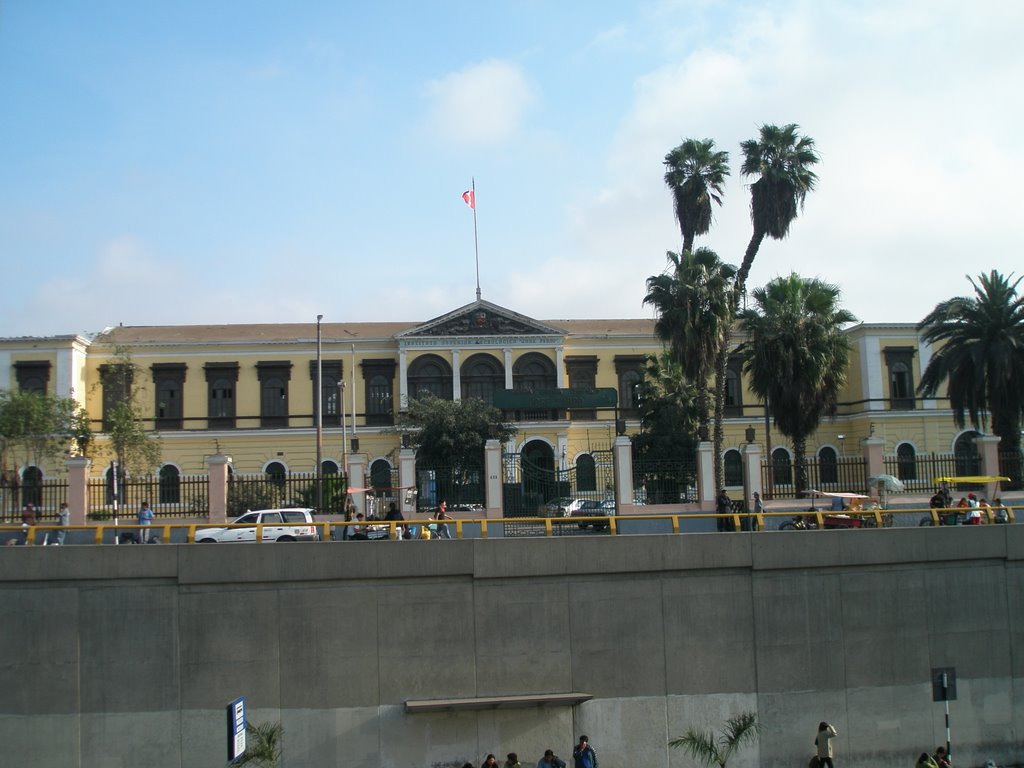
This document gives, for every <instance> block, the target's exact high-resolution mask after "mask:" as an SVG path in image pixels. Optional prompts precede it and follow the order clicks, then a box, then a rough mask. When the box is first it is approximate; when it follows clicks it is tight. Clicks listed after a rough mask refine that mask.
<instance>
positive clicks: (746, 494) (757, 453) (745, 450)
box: [740, 443, 764, 512]
mask: <svg viewBox="0 0 1024 768" xmlns="http://www.w3.org/2000/svg"><path fill="white" fill-rule="evenodd" d="M740 456H741V457H742V459H743V503H744V504H745V505H746V510H747V511H748V512H753V511H754V491H757V492H758V494H760V496H761V498H762V499H764V491H763V490H762V488H761V446H760V445H758V444H757V443H745V444H744V445H743V446H741V447H740Z"/></svg>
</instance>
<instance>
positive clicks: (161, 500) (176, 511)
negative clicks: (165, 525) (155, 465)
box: [87, 475, 210, 520]
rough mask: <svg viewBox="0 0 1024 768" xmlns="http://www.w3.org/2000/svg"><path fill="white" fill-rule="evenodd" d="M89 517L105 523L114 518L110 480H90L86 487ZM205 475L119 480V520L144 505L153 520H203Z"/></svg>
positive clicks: (206, 498)
mask: <svg viewBox="0 0 1024 768" xmlns="http://www.w3.org/2000/svg"><path fill="white" fill-rule="evenodd" d="M87 493H88V509H89V517H91V518H92V519H94V520H106V519H109V518H111V517H113V516H114V511H115V508H114V482H113V478H112V477H110V476H108V477H106V478H93V479H91V480H89V483H88V488H87ZM209 499H210V478H209V476H208V475H176V476H174V477H167V476H163V477H161V476H159V475H143V476H137V477H124V478H121V479H120V482H119V484H118V493H117V513H118V516H119V517H122V518H123V517H126V516H130V515H134V514H135V512H136V511H138V509H139V507H141V506H142V502H144V501H145V502H148V503H149V506H150V508H151V509H152V510H153V514H154V516H156V517H158V518H159V517H205V516H206V515H207V514H208V512H209Z"/></svg>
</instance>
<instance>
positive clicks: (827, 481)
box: [761, 454, 867, 499]
mask: <svg viewBox="0 0 1024 768" xmlns="http://www.w3.org/2000/svg"><path fill="white" fill-rule="evenodd" d="M804 467H805V468H806V472H807V488H805V489H804V490H811V489H814V490H818V491H825V492H827V493H849V492H854V493H859V492H860V491H862V490H864V484H865V482H867V476H866V474H865V473H866V470H867V462H866V461H865V460H864V457H862V456H842V457H836V458H835V459H821V458H819V457H817V456H813V457H808V458H807V459H805V460H804ZM761 488H762V489H763V492H764V497H765V498H766V499H795V498H796V497H797V492H796V465H795V464H794V463H793V462H792V461H791V460H790V458H789V456H788V454H787V455H785V456H783V455H782V454H777V455H776V456H774V457H772V458H766V459H763V460H762V461H761Z"/></svg>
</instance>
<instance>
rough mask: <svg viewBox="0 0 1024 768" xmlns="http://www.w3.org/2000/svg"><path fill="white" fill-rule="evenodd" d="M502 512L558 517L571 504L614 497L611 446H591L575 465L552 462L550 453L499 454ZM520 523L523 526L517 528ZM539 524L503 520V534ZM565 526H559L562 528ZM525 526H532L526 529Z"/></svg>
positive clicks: (527, 515)
mask: <svg viewBox="0 0 1024 768" xmlns="http://www.w3.org/2000/svg"><path fill="white" fill-rule="evenodd" d="M502 472H503V488H502V498H503V500H504V504H503V506H504V509H503V516H504V517H505V518H506V519H507V518H516V517H561V516H564V515H565V510H566V509H568V508H569V507H570V506H573V505H574V502H575V505H577V506H578V504H579V503H582V502H584V501H594V502H599V501H602V500H604V499H611V498H614V494H615V487H614V482H615V473H614V471H613V466H612V451H611V449H610V448H607V449H599V450H593V449H592V450H590V451H589V452H588V453H587V454H583V455H581V456H580V457H578V458H577V463H576V464H575V465H574V466H571V467H566V468H560V467H556V466H555V461H554V458H553V457H552V456H544V455H538V454H537V453H506V454H504V456H503V457H502ZM519 527H523V530H522V531H519V530H518V529H519ZM534 527H538V524H533V525H530V524H525V523H524V524H523V526H518V525H517V526H515V527H513V525H510V524H509V523H506V525H505V535H506V536H510V535H512V536H515V535H530V533H531V532H532V529H533V528H534ZM564 527H565V526H559V528H560V529H561V528H564ZM527 528H529V529H531V530H527Z"/></svg>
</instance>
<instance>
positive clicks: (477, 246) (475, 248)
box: [471, 176, 480, 301]
mask: <svg viewBox="0 0 1024 768" xmlns="http://www.w3.org/2000/svg"><path fill="white" fill-rule="evenodd" d="M471 180H472V185H473V186H472V189H473V253H474V255H475V257H476V300H477V301H480V242H479V240H478V239H477V235H476V177H475V176H473V177H471Z"/></svg>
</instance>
